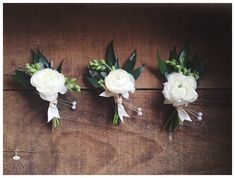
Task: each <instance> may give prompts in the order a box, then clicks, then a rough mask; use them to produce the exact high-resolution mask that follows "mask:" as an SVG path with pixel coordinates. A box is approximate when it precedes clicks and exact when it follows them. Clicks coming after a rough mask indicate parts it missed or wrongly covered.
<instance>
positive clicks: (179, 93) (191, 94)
mask: <svg viewBox="0 0 235 178" xmlns="http://www.w3.org/2000/svg"><path fill="white" fill-rule="evenodd" d="M196 88H197V82H196V80H195V78H194V77H192V76H185V75H183V74H181V73H171V74H169V75H168V76H167V82H166V83H164V89H163V92H162V93H163V95H164V97H165V104H173V106H181V105H186V106H187V104H188V103H191V102H194V101H195V100H196V99H197V98H198V94H197V92H196V91H195V89H196Z"/></svg>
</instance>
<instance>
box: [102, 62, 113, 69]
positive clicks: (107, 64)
mask: <svg viewBox="0 0 235 178" xmlns="http://www.w3.org/2000/svg"><path fill="white" fill-rule="evenodd" d="M104 65H105V66H106V67H107V68H108V69H109V70H110V71H112V70H113V69H112V68H111V67H110V66H109V65H108V64H106V63H104Z"/></svg>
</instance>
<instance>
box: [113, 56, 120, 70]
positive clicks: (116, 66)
mask: <svg viewBox="0 0 235 178" xmlns="http://www.w3.org/2000/svg"><path fill="white" fill-rule="evenodd" d="M114 66H115V69H119V68H120V66H119V60H118V58H117V60H116V62H115V64H114Z"/></svg>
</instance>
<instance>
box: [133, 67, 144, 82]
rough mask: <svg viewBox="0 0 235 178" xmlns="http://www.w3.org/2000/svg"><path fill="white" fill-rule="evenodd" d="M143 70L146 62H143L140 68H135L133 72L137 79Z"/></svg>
mask: <svg viewBox="0 0 235 178" xmlns="http://www.w3.org/2000/svg"><path fill="white" fill-rule="evenodd" d="M143 70H144V64H142V65H141V66H140V67H139V68H137V69H135V70H134V71H133V72H132V73H131V74H132V75H133V77H134V79H135V80H136V79H137V78H138V77H139V76H140V74H141V73H142V72H143Z"/></svg>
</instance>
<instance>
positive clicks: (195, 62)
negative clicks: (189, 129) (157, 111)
mask: <svg viewBox="0 0 235 178" xmlns="http://www.w3.org/2000/svg"><path fill="white" fill-rule="evenodd" d="M188 54H189V45H188V44H185V46H184V47H183V49H182V50H181V51H180V53H178V52H177V51H176V47H175V48H174V49H173V50H171V51H170V55H169V58H168V59H166V60H163V59H161V58H160V55H159V53H158V54H157V64H158V66H159V69H160V72H161V74H162V75H163V76H164V77H165V79H167V76H168V75H169V74H170V73H172V72H179V73H181V74H183V75H186V76H193V77H194V78H195V79H196V80H197V81H199V80H200V79H201V78H202V77H203V75H204V73H205V70H206V67H205V63H204V61H203V60H202V59H201V58H199V56H198V54H195V55H194V56H193V58H192V59H189V57H188ZM178 125H183V122H182V121H181V120H180V119H179V116H178V114H177V111H176V109H175V108H174V111H173V112H172V114H171V115H170V117H169V118H168V119H167V121H166V122H165V124H164V127H163V128H164V129H167V130H168V131H173V130H175V129H176V128H177V126H178Z"/></svg>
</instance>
